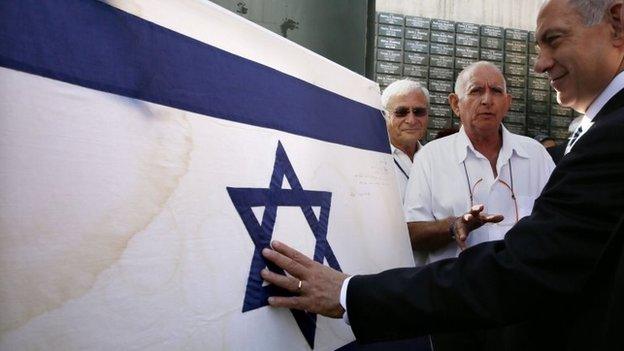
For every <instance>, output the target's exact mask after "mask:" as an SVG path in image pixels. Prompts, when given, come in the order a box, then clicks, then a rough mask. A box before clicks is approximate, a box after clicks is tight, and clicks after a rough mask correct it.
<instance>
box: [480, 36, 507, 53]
mask: <svg viewBox="0 0 624 351" xmlns="http://www.w3.org/2000/svg"><path fill="white" fill-rule="evenodd" d="M481 47H482V48H487V49H494V50H502V49H503V39H500V38H490V37H481Z"/></svg>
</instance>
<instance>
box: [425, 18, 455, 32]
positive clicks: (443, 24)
mask: <svg viewBox="0 0 624 351" xmlns="http://www.w3.org/2000/svg"><path fill="white" fill-rule="evenodd" d="M431 29H432V30H443V31H446V32H455V22H452V21H447V20H442V19H434V20H432V21H431Z"/></svg>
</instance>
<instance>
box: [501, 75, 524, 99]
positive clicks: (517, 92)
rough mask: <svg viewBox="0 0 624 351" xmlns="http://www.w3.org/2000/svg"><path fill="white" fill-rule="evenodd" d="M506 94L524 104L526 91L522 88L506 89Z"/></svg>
mask: <svg viewBox="0 0 624 351" xmlns="http://www.w3.org/2000/svg"><path fill="white" fill-rule="evenodd" d="M505 79H506V78H505ZM507 93H508V94H511V96H512V97H513V99H514V100H518V101H522V103H524V102H525V101H524V99H525V98H526V91H525V90H524V89H523V88H515V87H507Z"/></svg>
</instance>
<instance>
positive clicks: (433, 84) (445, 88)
mask: <svg viewBox="0 0 624 351" xmlns="http://www.w3.org/2000/svg"><path fill="white" fill-rule="evenodd" d="M429 90H431V91H438V92H444V93H451V92H452V91H453V82H451V81H447V80H437V79H435V80H434V79H430V80H429Z"/></svg>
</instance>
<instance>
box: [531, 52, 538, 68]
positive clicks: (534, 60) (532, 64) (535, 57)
mask: <svg viewBox="0 0 624 351" xmlns="http://www.w3.org/2000/svg"><path fill="white" fill-rule="evenodd" d="M536 62H537V55H535V54H531V55H529V66H531V67H533V66H535V63H536Z"/></svg>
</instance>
